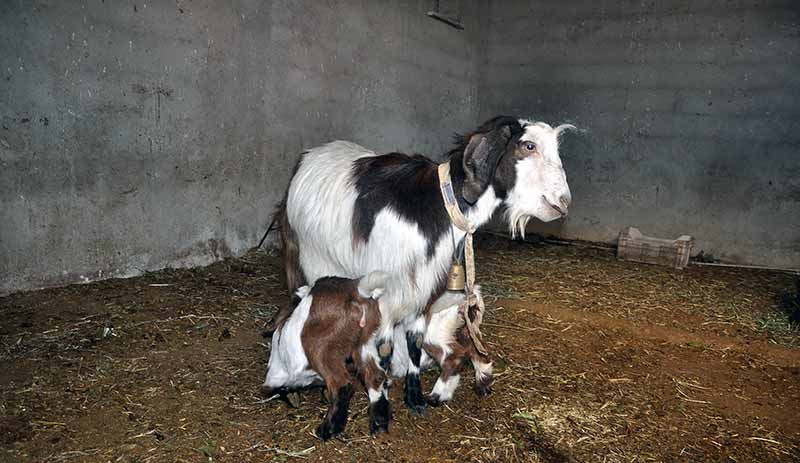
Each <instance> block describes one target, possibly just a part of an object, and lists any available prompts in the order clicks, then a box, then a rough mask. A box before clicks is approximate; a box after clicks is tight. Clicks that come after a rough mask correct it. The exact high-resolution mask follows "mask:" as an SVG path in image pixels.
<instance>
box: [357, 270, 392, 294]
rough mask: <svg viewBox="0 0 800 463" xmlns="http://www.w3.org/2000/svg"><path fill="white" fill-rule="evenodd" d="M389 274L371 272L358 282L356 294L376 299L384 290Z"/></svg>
mask: <svg viewBox="0 0 800 463" xmlns="http://www.w3.org/2000/svg"><path fill="white" fill-rule="evenodd" d="M388 281H389V274H388V273H385V272H372V273H368V274H367V275H364V276H363V277H361V279H360V280H358V292H359V293H360V294H361V296H362V297H367V298H372V299H378V298H379V297H381V295H382V294H383V292H384V291H385V290H386V283H387V282H388Z"/></svg>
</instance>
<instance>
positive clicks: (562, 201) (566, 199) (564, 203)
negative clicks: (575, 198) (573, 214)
mask: <svg viewBox="0 0 800 463" xmlns="http://www.w3.org/2000/svg"><path fill="white" fill-rule="evenodd" d="M571 202H572V197H571V196H570V195H569V193H567V194H564V195H561V196H560V197H559V198H558V203H559V205H560V206H561V209H563V210H564V215H566V210H567V208H569V204H570V203H571Z"/></svg>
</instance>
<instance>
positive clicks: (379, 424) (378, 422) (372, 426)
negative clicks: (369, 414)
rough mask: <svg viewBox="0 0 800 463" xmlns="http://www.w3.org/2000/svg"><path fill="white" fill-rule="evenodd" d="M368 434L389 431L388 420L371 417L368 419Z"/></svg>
mask: <svg viewBox="0 0 800 463" xmlns="http://www.w3.org/2000/svg"><path fill="white" fill-rule="evenodd" d="M369 432H370V434H373V435H374V434H380V433H382V432H389V420H383V419H375V418H373V419H371V420H370V421H369Z"/></svg>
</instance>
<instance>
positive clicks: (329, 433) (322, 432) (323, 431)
mask: <svg viewBox="0 0 800 463" xmlns="http://www.w3.org/2000/svg"><path fill="white" fill-rule="evenodd" d="M335 434H336V433H335V432H334V430H333V426H331V423H330V422H328V421H327V420H326V421H323V422H322V423H320V424H319V426H317V437H319V438H320V439H322V440H323V441H326V440H328V439H330V438H331V437H333V436H334V435H335Z"/></svg>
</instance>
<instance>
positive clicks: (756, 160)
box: [479, 0, 800, 267]
mask: <svg viewBox="0 0 800 463" xmlns="http://www.w3.org/2000/svg"><path fill="white" fill-rule="evenodd" d="M490 17H491V23H490V25H489V30H488V36H487V42H488V45H487V53H486V55H485V57H484V60H485V61H484V63H483V66H482V67H483V68H484V69H485V70H486V71H485V73H484V74H483V75H482V81H481V85H480V87H479V89H480V98H479V101H480V114H481V116H482V117H485V116H488V115H491V114H496V113H516V114H526V115H531V116H535V117H536V118H538V119H543V120H546V121H556V122H562V121H572V122H574V123H575V124H576V125H578V126H580V127H581V128H582V129H584V130H585V132H584V133H582V134H578V135H567V136H566V139H565V142H564V145H563V148H562V153H563V157H564V159H563V160H564V164H565V167H566V169H567V176H568V178H569V181H570V186H571V188H572V192H573V204H574V206H573V207H572V209H571V215H570V217H569V218H568V219H567V220H566V222H564V223H556V224H552V225H549V226H542V225H541V224H539V225H538V226H535V227H532V228H535V229H536V230H537V231H541V232H545V233H553V234H556V235H560V236H564V237H568V238H580V239H585V240H593V241H612V240H615V239H616V236H617V234H618V233H619V231H620V230H621V229H622V228H623V227H626V226H628V225H634V226H639V227H640V228H641V230H642V231H643V232H644V233H646V234H650V235H655V236H663V237H677V236H678V235H680V234H684V233H688V234H692V235H694V236H695V237H696V238H697V239H698V243H697V249H703V250H704V251H706V252H711V253H712V254H713V255H714V256H716V257H718V258H722V259H725V260H728V261H734V262H744V263H753V264H765V265H776V266H787V267H788V266H791V267H800V2H798V1H796V0H764V1H745V0H730V1H723V0H716V1H712V0H673V1H655V0H648V1H640V0H636V1H631V0H626V1H620V0H601V1H594V0H592V1H590V0H559V1H502V2H501V1H494V2H492V3H491V14H490Z"/></svg>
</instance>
